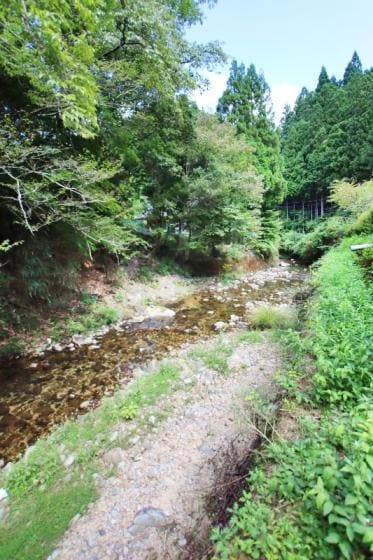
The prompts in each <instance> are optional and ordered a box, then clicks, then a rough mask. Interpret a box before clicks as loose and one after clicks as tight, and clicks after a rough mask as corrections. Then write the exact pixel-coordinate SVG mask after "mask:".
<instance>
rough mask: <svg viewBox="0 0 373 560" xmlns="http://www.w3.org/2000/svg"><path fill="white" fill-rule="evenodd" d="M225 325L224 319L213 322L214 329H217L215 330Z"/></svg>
mask: <svg viewBox="0 0 373 560" xmlns="http://www.w3.org/2000/svg"><path fill="white" fill-rule="evenodd" d="M226 326H227V324H226V323H224V321H217V322H216V323H215V324H214V327H215V330H217V331H220V330H221V329H224V327H226Z"/></svg>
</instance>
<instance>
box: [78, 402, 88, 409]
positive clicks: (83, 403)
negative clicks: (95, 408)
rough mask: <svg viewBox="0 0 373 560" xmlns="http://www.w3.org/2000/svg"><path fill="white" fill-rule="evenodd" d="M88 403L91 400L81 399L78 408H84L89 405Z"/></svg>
mask: <svg viewBox="0 0 373 560" xmlns="http://www.w3.org/2000/svg"><path fill="white" fill-rule="evenodd" d="M90 404H91V401H83V402H82V403H80V405H79V408H81V409H82V410H85V409H86V408H88V407H89V405H90Z"/></svg>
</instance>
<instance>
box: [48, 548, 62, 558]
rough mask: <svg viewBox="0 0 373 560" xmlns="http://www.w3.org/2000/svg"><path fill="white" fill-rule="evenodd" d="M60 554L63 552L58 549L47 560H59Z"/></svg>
mask: <svg viewBox="0 0 373 560" xmlns="http://www.w3.org/2000/svg"><path fill="white" fill-rule="evenodd" d="M60 554H61V550H60V549H59V548H56V550H54V551H53V552H52V554H50V555H49V556H48V558H47V560H57V558H58V557H59V555H60Z"/></svg>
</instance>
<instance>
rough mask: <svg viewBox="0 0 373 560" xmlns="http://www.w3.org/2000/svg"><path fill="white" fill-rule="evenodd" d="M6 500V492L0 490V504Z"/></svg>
mask: <svg viewBox="0 0 373 560" xmlns="http://www.w3.org/2000/svg"><path fill="white" fill-rule="evenodd" d="M7 498H8V492H7V491H6V489H5V488H0V502H1V501H2V500H6V499H7Z"/></svg>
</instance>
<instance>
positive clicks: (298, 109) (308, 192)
mask: <svg viewBox="0 0 373 560" xmlns="http://www.w3.org/2000/svg"><path fill="white" fill-rule="evenodd" d="M355 54H356V53H355ZM348 68H350V70H351V71H349V76H348V80H344V81H343V82H339V83H338V82H337V81H336V80H330V81H326V77H327V73H326V71H325V72H324V71H323V70H322V72H321V74H320V77H319V82H318V85H317V87H316V90H315V91H314V92H307V91H305V90H302V92H301V94H300V95H299V97H298V99H297V101H296V103H295V107H294V111H293V114H292V116H291V118H290V117H289V116H288V118H287V119H286V120H284V121H283V122H282V132H281V137H282V153H283V156H284V161H285V177H286V180H287V183H288V190H287V192H288V197H289V198H298V199H299V198H302V199H310V200H313V199H315V198H316V197H319V196H324V197H325V196H328V194H329V192H330V185H331V184H332V183H333V181H336V180H341V179H344V178H346V179H350V180H353V181H358V182H362V181H364V180H367V179H369V178H370V177H371V174H372V169H373V159H372V147H371V146H372V138H371V130H372V128H373V108H372V107H373V73H372V72H371V71H366V72H363V71H362V69H361V63H360V61H359V59H358V56H357V55H356V56H355V55H354V57H353V61H351V63H350V64H349V66H348Z"/></svg>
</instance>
